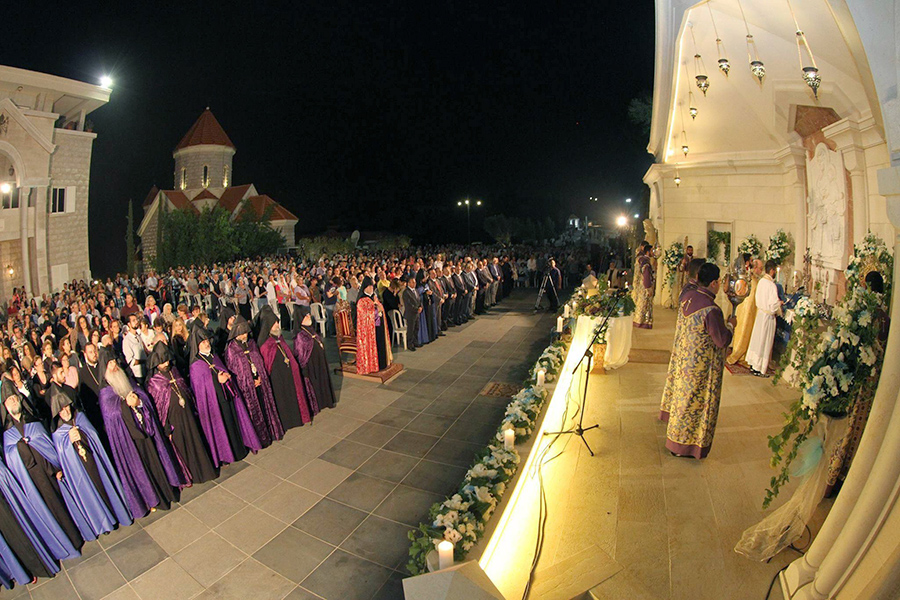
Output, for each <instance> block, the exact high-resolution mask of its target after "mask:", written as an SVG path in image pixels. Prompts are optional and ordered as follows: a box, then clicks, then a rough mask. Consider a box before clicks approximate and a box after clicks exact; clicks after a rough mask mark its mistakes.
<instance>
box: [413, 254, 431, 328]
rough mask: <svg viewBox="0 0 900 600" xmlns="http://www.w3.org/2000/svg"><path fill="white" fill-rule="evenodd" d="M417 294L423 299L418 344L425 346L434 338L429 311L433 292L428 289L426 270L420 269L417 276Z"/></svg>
mask: <svg viewBox="0 0 900 600" xmlns="http://www.w3.org/2000/svg"><path fill="white" fill-rule="evenodd" d="M416 292H417V293H418V294H419V298H421V299H422V312H420V313H419V317H418V318H419V332H418V333H419V338H418V339H417V340H416V343H417V344H418V345H419V346H424V345H425V344H428V343H430V342H431V340H432V338H431V335H430V332H429V331H428V309H429V307H430V306H431V301H432V297H431V293H430V292H431V290H430V289H429V288H428V282H427V281H426V280H425V269H421V268H420V269H419V271H418V273H417V274H416Z"/></svg>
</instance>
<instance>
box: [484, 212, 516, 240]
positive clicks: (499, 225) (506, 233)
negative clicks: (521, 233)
mask: <svg viewBox="0 0 900 600" xmlns="http://www.w3.org/2000/svg"><path fill="white" fill-rule="evenodd" d="M513 227H514V223H513V221H512V219H510V218H508V217H507V216H506V215H491V216H490V217H487V218H485V220H484V230H485V231H487V232H488V233H489V234H490V236H491V237H492V238H494V239H495V240H497V241H498V242H500V243H501V244H509V242H510V240H511V239H512V236H513Z"/></svg>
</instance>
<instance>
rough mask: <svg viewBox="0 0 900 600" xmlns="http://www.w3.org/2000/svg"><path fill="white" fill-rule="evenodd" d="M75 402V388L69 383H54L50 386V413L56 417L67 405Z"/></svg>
mask: <svg viewBox="0 0 900 600" xmlns="http://www.w3.org/2000/svg"><path fill="white" fill-rule="evenodd" d="M73 404H75V390H74V389H72V388H70V387H69V386H67V385H59V384H57V383H54V384H53V385H51V386H50V413H51V415H52V416H53V418H54V419H55V418H56V417H58V416H59V411H61V410H62V409H63V408H65V407H66V406H72V405H73Z"/></svg>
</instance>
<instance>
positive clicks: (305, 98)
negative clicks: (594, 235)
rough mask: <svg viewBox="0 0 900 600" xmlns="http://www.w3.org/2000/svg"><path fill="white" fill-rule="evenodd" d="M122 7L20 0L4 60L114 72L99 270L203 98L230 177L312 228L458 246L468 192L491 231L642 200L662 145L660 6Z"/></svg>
mask: <svg viewBox="0 0 900 600" xmlns="http://www.w3.org/2000/svg"><path fill="white" fill-rule="evenodd" d="M489 4H491V5H489ZM116 5H117V8H115V9H114V10H113V11H108V10H106V9H105V8H104V9H102V10H100V9H97V10H88V11H86V10H82V9H73V8H72V5H71V4H64V5H60V6H59V9H58V10H55V11H54V10H53V8H52V6H48V5H46V4H44V3H41V4H40V5H38V4H35V3H21V4H10V5H8V6H6V7H5V9H4V17H5V19H4V20H5V21H6V22H7V23H10V24H15V26H11V27H5V28H4V32H3V35H2V41H0V47H2V48H3V52H2V55H0V56H2V58H0V61H2V62H3V63H4V64H7V65H11V66H15V67H20V68H25V69H31V70H35V71H41V72H46V73H52V74H55V75H61V76H63V77H69V78H73V79H78V80H82V81H88V82H92V83H96V82H98V81H99V77H100V75H102V74H104V73H108V74H110V75H111V76H112V77H113V79H114V82H115V83H114V86H113V93H112V97H111V99H110V102H109V104H108V105H107V106H105V107H103V108H101V109H99V110H97V111H95V112H94V113H92V114H91V115H90V117H89V118H90V119H91V120H92V121H93V122H94V127H95V129H94V130H95V132H97V133H98V138H97V140H96V141H95V143H94V157H93V162H92V171H91V192H90V203H91V204H90V236H91V242H90V245H91V267H92V269H93V271H94V274H95V275H97V276H105V275H107V274H109V273H110V272H112V271H114V270H116V269H122V268H124V265H125V251H124V249H125V242H124V232H125V214H126V206H127V202H128V200H129V199H131V200H133V201H134V202H135V227H137V224H138V223H139V222H140V217H141V216H142V214H143V211H142V210H141V209H140V203H141V202H142V201H143V199H144V197H145V196H146V194H147V192H148V191H149V189H150V187H151V186H152V185H154V184H156V185H158V186H160V187H162V188H165V189H171V188H172V185H173V181H172V172H173V169H174V162H173V160H172V150H173V149H174V147H175V145H176V144H177V143H178V141H179V140H180V139H181V137H182V136H183V135H184V134H185V133H186V132H187V130H188V129H189V128H190V126H191V125H192V124H193V123H194V121H195V120H196V119H197V117H198V116H199V115H200V113H201V112H202V111H203V109H204V108H205V107H206V106H209V107H210V108H211V109H212V111H213V113H214V114H215V115H216V117H217V118H218V120H219V122H220V123H221V124H222V126H223V127H224V129H225V131H226V132H227V133H228V135H229V137H230V138H231V140H232V141H233V142H234V144H235V146H236V147H237V154H236V155H235V157H234V183H235V184H242V183H254V184H256V187H257V189H258V190H259V192H260V193H265V194H268V195H270V196H272V197H273V198H275V199H276V200H278V201H279V202H281V203H282V204H284V205H285V206H286V207H287V208H289V209H290V210H291V211H293V212H294V213H295V214H297V215H298V217H299V218H300V224H299V226H298V236H302V235H304V234H315V233H321V232H323V231H324V230H325V229H326V228H327V227H329V226H332V227H337V228H339V229H340V230H346V231H349V230H352V229H360V230H364V231H374V230H386V231H393V232H398V233H399V232H405V233H410V234H412V235H413V238H414V241H416V242H428V241H452V240H458V241H462V240H464V238H465V214H464V211H462V209H459V208H458V207H457V206H456V202H457V200H459V199H461V198H465V197H466V196H470V197H472V198H480V199H483V201H484V203H485V205H484V206H483V207H481V208H479V209H476V210H473V214H472V219H473V237H475V236H478V235H482V234H481V232H480V231H477V230H478V224H479V223H480V219H481V218H482V217H483V216H486V215H490V214H494V213H501V212H502V213H506V214H509V215H522V216H531V217H538V216H543V215H545V214H548V213H549V214H550V215H551V216H553V217H554V218H556V219H560V220H561V219H563V218H565V217H566V216H567V215H568V214H569V213H572V212H575V213H577V214H580V215H588V216H589V218H591V219H597V220H601V219H608V220H611V218H612V216H611V215H612V213H613V212H614V211H615V212H616V213H618V211H619V208H618V206H620V205H621V204H620V203H621V199H622V198H624V197H626V196H635V197H639V196H640V195H641V194H642V190H643V187H644V186H643V184H642V183H641V176H642V175H643V173H644V172H645V171H646V169H647V167H648V166H649V164H650V162H651V157H650V155H648V154H647V153H646V150H645V148H646V143H647V140H646V136H645V134H644V133H643V132H642V131H641V128H640V127H639V126H637V125H635V124H633V123H632V122H630V121H629V120H628V118H627V105H628V102H629V100H630V99H631V98H633V97H636V96H641V95H646V94H649V93H650V91H651V88H652V78H653V50H654V48H653V33H654V17H653V2H652V0H635V1H634V2H616V3H613V2H585V3H583V4H582V3H577V2H575V3H562V4H558V3H550V2H525V1H522V2H514V3H496V4H492V3H483V2H478V3H476V2H472V3H465V2H446V1H440V0H430V1H428V2H418V3H401V2H392V1H381V2H369V3H364V2H343V1H338V2H322V3H315V4H313V3H307V2H302V3H299V2H298V3H294V4H287V3H285V4H284V8H283V9H280V10H278V9H275V8H272V7H270V6H269V4H268V3H250V2H241V3H228V2H215V3H213V2H211V3H204V4H202V5H198V6H192V7H187V6H185V5H183V4H181V5H178V6H176V5H174V3H169V4H168V5H166V6H154V5H152V3H130V2H129V3H116ZM591 196H599V197H600V198H601V199H602V200H603V201H604V202H606V204H604V203H603V202H601V203H591V202H590V201H589V200H588V198H589V197H591ZM479 211H480V212H479Z"/></svg>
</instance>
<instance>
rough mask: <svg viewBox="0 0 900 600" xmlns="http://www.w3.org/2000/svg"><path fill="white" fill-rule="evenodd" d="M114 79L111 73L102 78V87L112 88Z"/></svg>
mask: <svg viewBox="0 0 900 600" xmlns="http://www.w3.org/2000/svg"><path fill="white" fill-rule="evenodd" d="M112 84H113V80H112V77H110V76H109V75H104V76H103V77H101V78H100V87H105V88H112Z"/></svg>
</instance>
